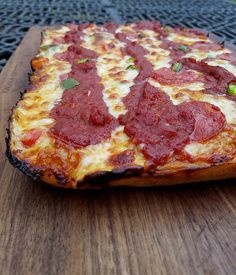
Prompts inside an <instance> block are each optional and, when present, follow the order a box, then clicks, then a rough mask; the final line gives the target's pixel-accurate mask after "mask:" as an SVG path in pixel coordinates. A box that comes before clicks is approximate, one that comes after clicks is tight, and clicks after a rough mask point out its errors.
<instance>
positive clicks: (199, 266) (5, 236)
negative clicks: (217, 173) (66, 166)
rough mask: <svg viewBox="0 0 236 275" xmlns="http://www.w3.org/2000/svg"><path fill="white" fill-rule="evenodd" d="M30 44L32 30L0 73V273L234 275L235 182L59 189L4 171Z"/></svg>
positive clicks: (35, 33) (35, 38)
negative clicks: (7, 140) (9, 121)
mask: <svg viewBox="0 0 236 275" xmlns="http://www.w3.org/2000/svg"><path fill="white" fill-rule="evenodd" d="M39 39H40V29H39V28H38V27H34V28H32V29H31V30H30V31H29V33H28V34H27V36H26V37H25V39H24V40H23V41H22V43H21V45H20V46H19V48H18V49H17V51H16V52H15V53H14V55H13V56H12V58H11V59H10V61H9V63H8V65H7V66H6V67H5V68H4V70H3V71H2V73H1V75H0V106H1V110H0V111H1V113H0V114H1V117H0V123H1V127H2V128H1V132H0V136H1V156H0V171H1V183H0V274H4V275H7V274H13V275H15V274H17V275H18V274H22V275H27V274H43V275H47V274H56V275H59V274H109V275H110V274H135V275H136V274H142V275H143V274H181V275H182V274H236V184H235V180H228V181H224V182H222V181H221V182H218V183H217V182H212V183H201V184H194V185H183V186H173V187H162V188H155V189H154V188H152V189H124V188H123V189H121V188H120V189H112V190H103V191H94V192H93V191H90V192H81V191H65V190H59V189H55V188H52V187H50V186H47V185H44V184H41V183H34V182H33V181H32V180H31V179H29V178H28V177H27V176H25V175H23V174H22V173H21V172H19V171H18V170H16V169H15V168H13V167H12V166H11V165H10V164H9V163H8V161H7V160H6V158H5V155H4V152H5V141H4V138H5V135H6V132H5V128H6V125H7V119H8V116H9V112H10V109H11V107H12V106H13V105H14V104H15V103H16V101H17V100H18V98H19V96H20V94H19V91H22V90H23V89H24V88H25V85H26V80H27V74H28V72H29V71H30V65H29V64H30V59H31V58H32V57H33V56H34V54H35V52H36V50H37V47H38V45H39Z"/></svg>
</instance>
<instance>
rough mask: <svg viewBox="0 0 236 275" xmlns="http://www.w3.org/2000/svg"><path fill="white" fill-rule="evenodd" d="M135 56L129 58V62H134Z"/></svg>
mask: <svg viewBox="0 0 236 275" xmlns="http://www.w3.org/2000/svg"><path fill="white" fill-rule="evenodd" d="M134 60H135V58H134V57H130V58H129V59H127V61H128V62H134Z"/></svg>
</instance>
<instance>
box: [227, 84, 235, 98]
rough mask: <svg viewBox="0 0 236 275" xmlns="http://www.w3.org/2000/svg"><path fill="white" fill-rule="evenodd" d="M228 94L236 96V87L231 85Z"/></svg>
mask: <svg viewBox="0 0 236 275" xmlns="http://www.w3.org/2000/svg"><path fill="white" fill-rule="evenodd" d="M227 94H228V95H234V96H236V85H234V84H229V86H228V90H227Z"/></svg>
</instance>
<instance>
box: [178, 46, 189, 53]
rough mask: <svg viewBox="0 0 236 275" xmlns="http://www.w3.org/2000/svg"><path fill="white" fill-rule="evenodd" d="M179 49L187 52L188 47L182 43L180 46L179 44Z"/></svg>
mask: <svg viewBox="0 0 236 275" xmlns="http://www.w3.org/2000/svg"><path fill="white" fill-rule="evenodd" d="M179 50H180V51H183V52H187V51H188V47H187V46H185V45H180V46H179Z"/></svg>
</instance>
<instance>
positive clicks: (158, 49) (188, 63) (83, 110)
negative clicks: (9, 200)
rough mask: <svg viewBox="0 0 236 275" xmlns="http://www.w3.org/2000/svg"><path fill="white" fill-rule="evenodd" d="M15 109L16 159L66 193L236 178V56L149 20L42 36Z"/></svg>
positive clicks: (11, 138)
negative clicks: (72, 190)
mask: <svg viewBox="0 0 236 275" xmlns="http://www.w3.org/2000/svg"><path fill="white" fill-rule="evenodd" d="M32 69H33V73H32V74H31V76H30V80H29V84H28V87H27V89H26V91H25V92H24V94H23V96H22V98H21V99H20V101H19V102H18V103H17V105H16V107H14V108H13V111H12V115H11V118H10V124H9V131H8V137H7V156H8V159H9V161H10V162H11V163H12V164H13V165H14V166H15V167H17V168H19V169H20V170H21V171H22V172H24V173H25V174H27V175H29V176H31V177H32V178H33V179H35V180H38V179H40V180H42V181H45V182H47V183H50V184H52V185H54V186H58V187H64V188H80V189H86V188H102V187H104V186H120V185H122V186H157V185H170V184H181V183H188V182H199V181H208V180H215V179H224V178H232V177H235V176H236V52H235V51H234V50H233V49H232V48H228V47H225V46H224V45H223V44H222V43H218V42H216V41H213V40H212V39H210V37H209V36H208V35H207V34H205V33H204V32H202V31H199V30H195V29H187V28H179V27H175V28H172V27H166V26H161V25H160V23H159V22H156V21H154V22H149V21H141V22H136V23H129V24H123V25H117V24H114V23H107V24H105V25H102V26H100V25H95V24H82V25H75V24H68V25H67V26H59V27H55V28H48V29H45V30H44V31H43V32H42V39H41V44H40V48H39V51H38V54H37V55H36V57H35V58H34V59H33V60H32Z"/></svg>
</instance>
